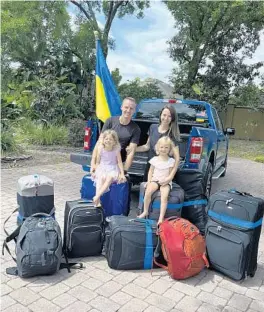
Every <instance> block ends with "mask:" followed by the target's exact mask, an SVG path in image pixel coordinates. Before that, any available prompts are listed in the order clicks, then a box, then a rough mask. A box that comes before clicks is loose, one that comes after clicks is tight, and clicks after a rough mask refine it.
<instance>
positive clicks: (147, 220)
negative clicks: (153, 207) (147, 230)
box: [129, 218, 156, 225]
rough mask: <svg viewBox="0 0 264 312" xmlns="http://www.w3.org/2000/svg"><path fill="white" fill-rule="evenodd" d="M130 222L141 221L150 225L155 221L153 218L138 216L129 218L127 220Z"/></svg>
mask: <svg viewBox="0 0 264 312" xmlns="http://www.w3.org/2000/svg"><path fill="white" fill-rule="evenodd" d="M129 221H130V222H140V223H143V224H146V223H147V224H149V225H152V224H155V223H156V221H154V220H151V219H140V218H137V219H130V220H129Z"/></svg>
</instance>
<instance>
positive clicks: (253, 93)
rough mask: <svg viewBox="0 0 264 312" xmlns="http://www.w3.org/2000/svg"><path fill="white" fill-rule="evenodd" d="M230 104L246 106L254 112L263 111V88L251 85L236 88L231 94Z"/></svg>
mask: <svg viewBox="0 0 264 312" xmlns="http://www.w3.org/2000/svg"><path fill="white" fill-rule="evenodd" d="M229 102H230V104H234V105H237V106H248V107H251V108H253V109H255V110H259V109H264V88H260V87H258V86H256V85H255V84H253V83H249V84H247V85H244V86H240V87H237V88H236V89H234V91H233V92H232V96H231V97H230V100H229Z"/></svg>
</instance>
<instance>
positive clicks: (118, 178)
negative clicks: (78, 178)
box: [91, 130, 126, 206]
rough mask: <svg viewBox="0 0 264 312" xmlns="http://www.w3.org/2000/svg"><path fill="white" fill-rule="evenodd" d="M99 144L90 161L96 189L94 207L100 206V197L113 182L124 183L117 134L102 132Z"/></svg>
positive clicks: (108, 131)
mask: <svg viewBox="0 0 264 312" xmlns="http://www.w3.org/2000/svg"><path fill="white" fill-rule="evenodd" d="M101 142H102V143H101V144H100V145H99V146H98V149H97V150H96V151H95V153H93V156H92V161H91V173H92V179H93V180H94V182H95V187H96V193H95V196H94V198H93V202H94V204H95V206H100V197H101V196H102V195H103V194H104V193H105V192H108V191H109V186H110V185H111V184H112V183H113V182H118V183H122V182H125V181H126V178H125V175H124V169H123V163H122V159H121V154H120V144H119V140H118V136H117V133H116V132H115V131H114V130H106V131H104V132H103V133H102V141H101Z"/></svg>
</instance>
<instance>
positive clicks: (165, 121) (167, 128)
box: [127, 105, 180, 185]
mask: <svg viewBox="0 0 264 312" xmlns="http://www.w3.org/2000/svg"><path fill="white" fill-rule="evenodd" d="M148 135H149V137H148V140H147V143H146V144H145V145H142V146H138V147H137V148H136V152H148V161H149V160H150V159H151V158H152V157H154V156H157V155H156V152H155V145H156V144H157V142H158V140H159V139H160V138H161V137H163V136H169V137H170V138H171V140H172V142H173V143H174V148H173V150H172V156H173V157H174V159H175V165H174V167H173V169H172V171H171V173H170V176H168V178H167V180H166V181H164V182H163V184H164V185H166V184H168V181H171V180H172V179H173V177H174V175H175V174H176V171H177V168H178V166H179V162H180V153H179V146H178V144H179V142H180V131H179V126H178V117H177V113H176V110H175V109H174V107H173V106H172V105H165V106H164V107H163V109H162V110H161V112H160V117H159V124H152V125H151V126H150V127H149V132H148ZM127 153H128V154H129V153H130V149H129V148H127ZM149 167H150V164H149V162H148V163H147V166H146V170H145V174H144V181H147V177H148V171H149Z"/></svg>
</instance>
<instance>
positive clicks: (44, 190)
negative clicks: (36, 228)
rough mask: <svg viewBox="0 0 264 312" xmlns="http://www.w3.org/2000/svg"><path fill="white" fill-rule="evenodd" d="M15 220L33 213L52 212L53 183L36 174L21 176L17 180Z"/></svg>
mask: <svg viewBox="0 0 264 312" xmlns="http://www.w3.org/2000/svg"><path fill="white" fill-rule="evenodd" d="M17 204H18V217H17V222H18V223H19V224H20V223H22V222H23V221H24V220H25V218H27V217H29V216H31V215H33V214H35V213H40V212H41V213H46V214H54V212H55V208H54V183H53V181H52V180H51V179H50V178H48V177H46V176H44V175H38V174H34V175H33V174H32V175H28V176H23V177H21V178H20V179H19V180H18V182H17Z"/></svg>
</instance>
